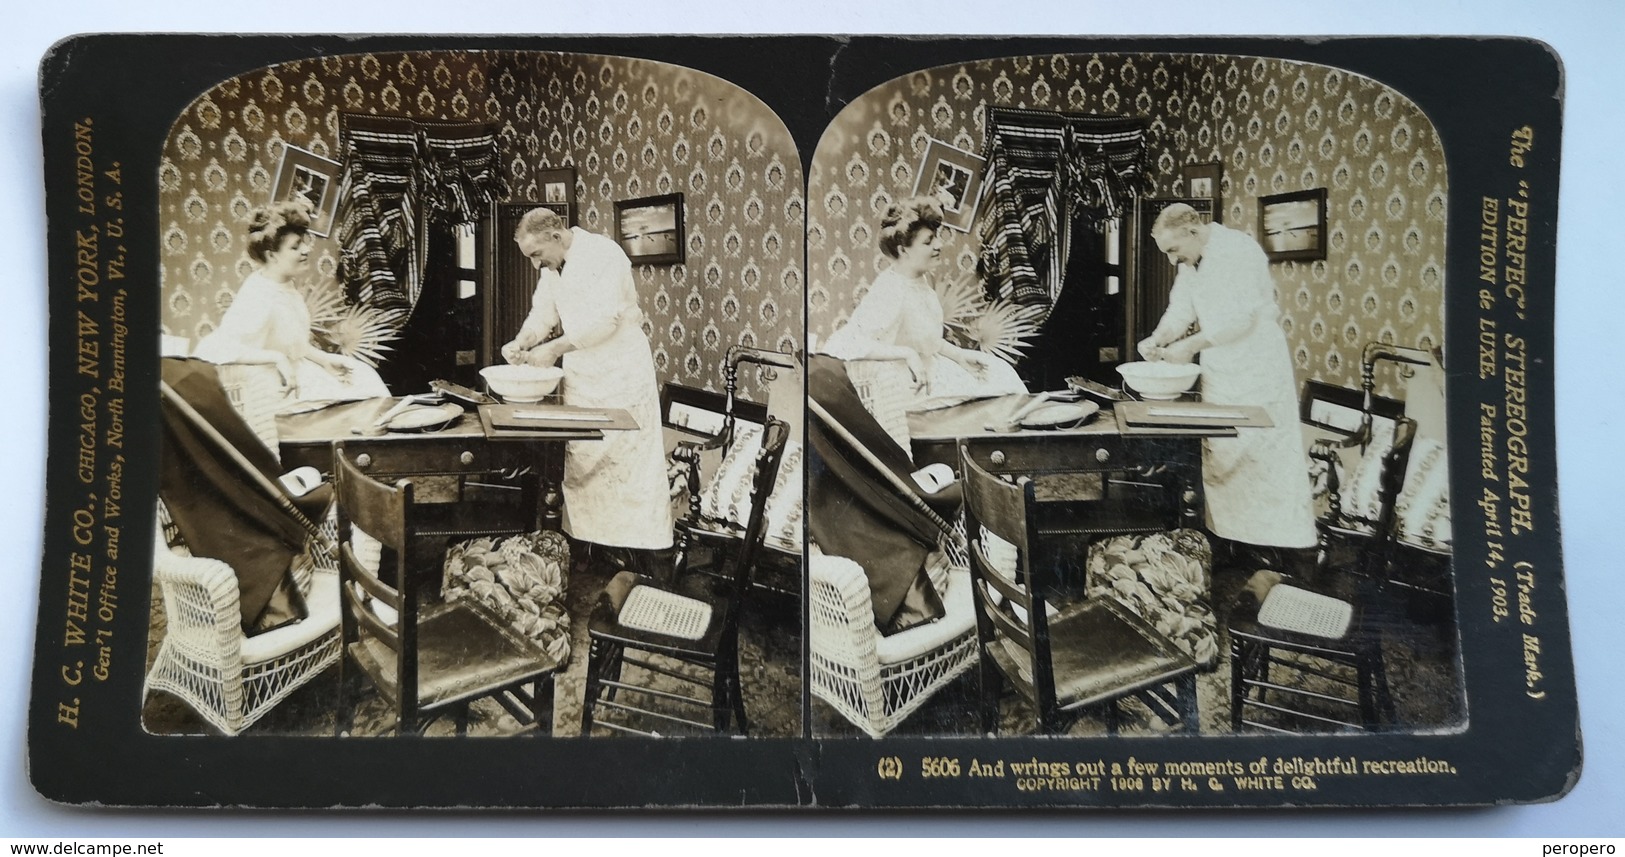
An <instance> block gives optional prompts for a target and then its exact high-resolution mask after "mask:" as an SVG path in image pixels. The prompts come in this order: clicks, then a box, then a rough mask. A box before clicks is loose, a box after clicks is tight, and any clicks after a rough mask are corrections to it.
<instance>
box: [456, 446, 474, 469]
mask: <svg viewBox="0 0 1625 857" xmlns="http://www.w3.org/2000/svg"><path fill="white" fill-rule="evenodd" d="M457 460H458V461H460V462H462V463H463V465H464V466H467V465H470V464H473V463H474V453H472V452H469V451H468V450H466V449H465V450H463V454H462V455H459V456H457Z"/></svg>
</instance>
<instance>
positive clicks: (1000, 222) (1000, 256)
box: [977, 107, 1149, 307]
mask: <svg viewBox="0 0 1625 857" xmlns="http://www.w3.org/2000/svg"><path fill="white" fill-rule="evenodd" d="M983 150H984V151H985V152H987V159H988V162H987V173H988V174H987V178H986V180H985V181H984V182H983V191H982V194H983V198H982V202H981V209H982V210H983V211H984V212H986V214H985V215H984V216H983V218H982V221H981V239H982V257H981V259H980V261H979V263H978V265H977V272H978V273H979V274H980V275H981V278H982V285H983V287H984V288H985V289H986V291H987V294H988V295H989V296H990V297H1007V298H1009V299H1011V300H1014V301H1015V302H1017V303H1022V304H1029V305H1040V306H1044V307H1051V306H1053V304H1054V302H1055V300H1056V298H1057V296H1059V295H1060V293H1061V290H1062V286H1063V285H1064V283H1065V282H1066V279H1065V278H1066V273H1067V272H1066V265H1067V258H1066V247H1067V245H1068V240H1067V239H1068V238H1069V233H1070V230H1071V229H1072V227H1073V224H1074V223H1076V222H1080V221H1081V222H1084V223H1088V224H1094V225H1097V226H1098V224H1099V223H1100V222H1102V221H1104V220H1107V219H1110V218H1113V217H1116V216H1118V215H1119V214H1121V213H1122V212H1123V211H1125V210H1127V209H1129V208H1130V207H1131V206H1132V205H1133V202H1134V199H1135V198H1136V197H1138V196H1139V195H1140V194H1141V193H1142V192H1144V190H1145V189H1146V187H1147V182H1148V180H1149V179H1148V172H1149V163H1148V158H1149V156H1148V154H1147V152H1146V145H1145V128H1144V125H1143V123H1142V122H1141V121H1140V120H1138V119H1129V118H1123V117H1111V116H1088V115H1082V114H1076V113H1062V112H1058V111H1043V110H1024V109H1016V108H1007V107H992V108H989V109H988V124H987V141H986V144H985V146H984V149H983ZM1063 220H1066V221H1067V222H1063Z"/></svg>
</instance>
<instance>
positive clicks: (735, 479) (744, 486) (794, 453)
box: [700, 422, 802, 553]
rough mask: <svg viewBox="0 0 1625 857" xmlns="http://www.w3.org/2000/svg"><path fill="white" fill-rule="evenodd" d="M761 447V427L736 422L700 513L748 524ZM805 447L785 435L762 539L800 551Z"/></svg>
mask: <svg viewBox="0 0 1625 857" xmlns="http://www.w3.org/2000/svg"><path fill="white" fill-rule="evenodd" d="M761 448H762V427H761V426H759V425H755V424H752V423H743V422H741V423H735V428H734V438H733V443H731V444H729V446H728V452H727V454H726V455H724V456H723V457H722V462H721V463H720V464H718V465H717V470H716V473H715V474H714V475H713V476H712V477H711V482H710V484H709V485H707V486H706V487H705V490H703V491H701V492H700V514H701V515H702V516H704V517H706V518H710V519H711V520H715V521H724V522H726V523H728V524H731V525H733V526H735V527H738V528H741V529H742V528H744V526H745V523H746V521H747V520H748V519H749V518H750V511H751V506H750V488H751V476H752V471H753V469H754V467H755V464H756V455H757V453H758V452H760V451H761ZM801 482H802V447H801V441H799V440H786V441H785V443H784V456H783V458H782V459H780V461H779V472H778V473H777V474H775V476H774V478H773V488H772V490H771V491H770V492H769V493H768V496H767V511H766V513H765V514H766V520H765V521H764V522H763V525H762V526H763V529H764V531H765V532H764V533H763V540H764V541H765V542H766V543H768V544H770V545H775V546H778V547H782V548H786V549H788V550H792V551H794V552H796V553H800V552H801V543H802V504H801V494H802V491H801Z"/></svg>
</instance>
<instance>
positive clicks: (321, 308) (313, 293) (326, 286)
mask: <svg viewBox="0 0 1625 857" xmlns="http://www.w3.org/2000/svg"><path fill="white" fill-rule="evenodd" d="M299 294H300V296H301V297H303V298H304V299H305V308H306V309H308V310H309V311H310V325H311V327H314V328H320V327H321V326H322V325H325V324H327V323H329V322H331V321H333V320H334V319H336V318H338V317H339V314H340V313H341V312H343V311H344V293H343V292H342V291H340V290H339V287H338V283H335V282H333V281H332V280H327V281H310V280H306V281H305V282H303V283H301V284H300V285H299Z"/></svg>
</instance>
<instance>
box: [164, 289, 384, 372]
mask: <svg viewBox="0 0 1625 857" xmlns="http://www.w3.org/2000/svg"><path fill="white" fill-rule="evenodd" d="M310 336H311V325H310V309H309V307H308V306H307V305H306V304H305V298H304V296H303V295H301V294H300V293H299V290H298V289H296V288H294V286H293V284H292V283H286V284H284V283H277V282H276V281H275V280H272V279H271V278H270V277H267V276H265V273H264V272H263V271H255V272H254V273H252V274H249V275H248V276H247V277H246V278H245V279H244V280H243V285H242V287H241V288H239V289H238V290H237V295H236V297H235V298H233V299H232V302H231V307H230V308H228V309H227V310H226V313H225V315H224V316H222V317H221V318H220V326H219V327H216V328H215V329H214V330H213V331H211V332H210V333H209V335H208V336H205V337H203V339H202V341H200V342H199V343H198V345H197V348H196V349H194V350H193V351H192V356H193V357H196V358H198V359H199V360H207V361H208V362H210V363H215V364H230V363H244V362H249V361H247V360H245V358H247V357H248V356H250V355H251V354H252V353H253V352H255V351H276V352H278V353H281V354H285V355H287V357H288V362H289V363H291V364H292V365H293V370H294V381H295V383H296V384H297V388H296V389H295V390H293V391H292V393H293V395H292V396H291V397H290V399H291V400H292V401H297V402H318V401H348V400H352V399H370V398H374V397H377V396H388V395H389V394H390V393H389V388H388V387H386V386H385V385H384V382H383V379H381V378H379V377H378V372H377V370H375V369H373V368H372V367H371V366H368V365H367V364H366V363H364V362H362V361H360V360H357V359H355V358H353V357H348V356H345V355H336V356H337V357H338V358H339V359H340V360H343V361H344V362H345V363H346V364H347V365H348V366H349V367H350V375H349V377H348V378H340V377H339V376H337V375H335V374H333V373H332V372H330V371H328V369H327V367H326V366H323V365H322V364H320V363H317V362H316V361H315V359H313V358H314V356H315V354H316V347H315V346H314V345H311V343H310Z"/></svg>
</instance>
